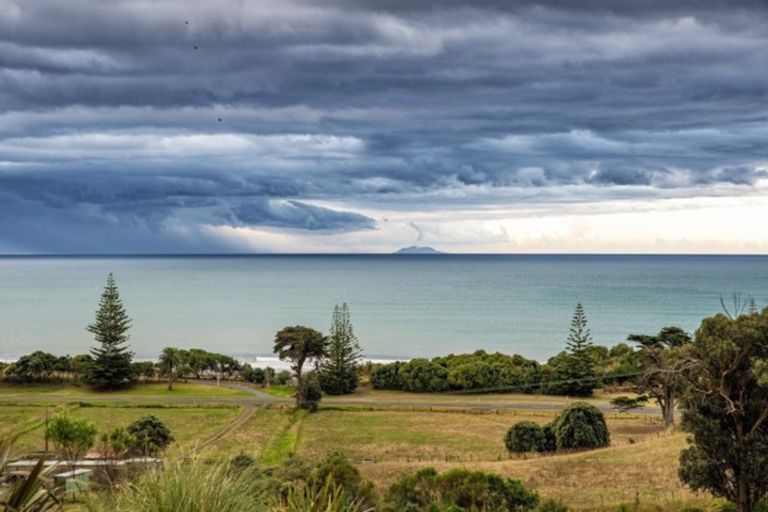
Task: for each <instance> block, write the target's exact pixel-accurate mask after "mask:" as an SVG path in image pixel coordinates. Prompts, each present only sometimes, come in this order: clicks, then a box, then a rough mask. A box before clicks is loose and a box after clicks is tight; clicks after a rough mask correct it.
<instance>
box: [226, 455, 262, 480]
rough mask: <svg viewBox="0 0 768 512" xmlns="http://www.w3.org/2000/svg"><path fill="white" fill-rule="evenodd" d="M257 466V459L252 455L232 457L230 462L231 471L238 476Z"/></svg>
mask: <svg viewBox="0 0 768 512" xmlns="http://www.w3.org/2000/svg"><path fill="white" fill-rule="evenodd" d="M255 464H256V459H254V458H253V457H251V456H250V455H247V454H245V453H241V454H239V455H235V456H234V457H232V460H230V461H229V469H230V470H231V471H232V472H233V473H234V474H236V475H237V474H240V473H242V472H243V471H245V470H247V469H249V468H252V467H254V465H255Z"/></svg>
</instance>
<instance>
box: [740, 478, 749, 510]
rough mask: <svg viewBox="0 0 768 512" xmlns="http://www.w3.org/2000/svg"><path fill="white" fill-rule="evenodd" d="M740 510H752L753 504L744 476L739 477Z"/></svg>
mask: <svg viewBox="0 0 768 512" xmlns="http://www.w3.org/2000/svg"><path fill="white" fill-rule="evenodd" d="M738 485H739V502H738V507H739V512H752V506H751V504H750V503H749V496H748V495H747V494H748V492H747V483H746V482H745V481H744V479H743V478H739V484H738Z"/></svg>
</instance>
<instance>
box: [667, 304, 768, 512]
mask: <svg viewBox="0 0 768 512" xmlns="http://www.w3.org/2000/svg"><path fill="white" fill-rule="evenodd" d="M685 357H686V364H685V365H684V367H683V371H682V373H681V375H682V378H683V394H682V398H681V404H682V406H683V411H684V412H683V419H682V425H683V428H684V429H685V430H687V431H688V432H690V433H691V437H690V446H689V447H688V448H686V449H685V450H683V452H682V453H681V455H680V470H679V474H680V478H681V479H682V480H683V481H684V482H685V483H687V484H688V485H689V486H690V487H691V488H693V489H694V490H707V491H710V492H711V493H713V494H714V495H715V496H720V497H723V498H726V499H728V500H730V501H732V502H733V503H735V504H736V505H737V506H738V510H739V512H752V511H754V510H755V507H756V506H757V503H758V502H759V501H760V500H761V499H763V498H765V497H766V496H767V495H768V472H766V467H768V308H766V309H764V310H763V311H762V312H759V313H758V312H757V311H752V312H750V313H747V314H742V315H739V316H738V317H731V316H730V315H725V314H718V315H715V316H713V317H709V318H705V319H704V320H703V321H702V323H701V326H700V327H699V329H698V330H697V331H696V336H695V339H694V342H693V343H691V344H690V345H689V346H688V348H687V350H686V354H685Z"/></svg>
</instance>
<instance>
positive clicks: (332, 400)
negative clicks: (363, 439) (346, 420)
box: [323, 389, 632, 407]
mask: <svg viewBox="0 0 768 512" xmlns="http://www.w3.org/2000/svg"><path fill="white" fill-rule="evenodd" d="M622 395H632V393H596V394H595V396H594V397H589V398H580V399H579V400H580V401H583V402H589V403H600V404H607V403H608V402H610V401H611V399H613V398H615V397H617V396H622ZM573 401H574V399H573V398H569V397H565V396H554V395H532V394H525V393H486V394H476V393H458V392H456V393H452V392H447V393H408V392H405V391H386V390H379V389H362V390H359V391H358V392H357V393H354V394H352V395H344V396H326V397H324V398H323V403H324V404H327V405H343V404H345V403H348V402H356V403H360V402H371V403H372V404H381V403H382V402H394V403H398V402H402V403H414V404H418V403H439V404H452V403H453V404H462V403H468V402H471V403H475V404H510V405H513V404H521V403H535V404H537V405H538V406H548V405H551V406H558V407H562V406H563V405H567V404H569V403H571V402H573Z"/></svg>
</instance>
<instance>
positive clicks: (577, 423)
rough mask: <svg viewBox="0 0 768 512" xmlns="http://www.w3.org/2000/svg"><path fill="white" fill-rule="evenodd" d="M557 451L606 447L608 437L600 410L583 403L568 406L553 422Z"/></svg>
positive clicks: (608, 440)
mask: <svg viewBox="0 0 768 512" xmlns="http://www.w3.org/2000/svg"><path fill="white" fill-rule="evenodd" d="M554 431H555V438H556V440H557V449H558V450H578V449H585V448H600V447H603V446H608V444H609V443H610V435H609V433H608V426H607V425H606V424H605V416H603V413H602V412H600V409H598V408H597V407H595V406H594V405H590V404H588V403H585V402H576V403H574V404H571V405H570V406H568V407H567V408H566V409H565V410H564V411H563V412H562V413H560V415H559V416H558V417H557V419H556V420H555V421H554Z"/></svg>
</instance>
